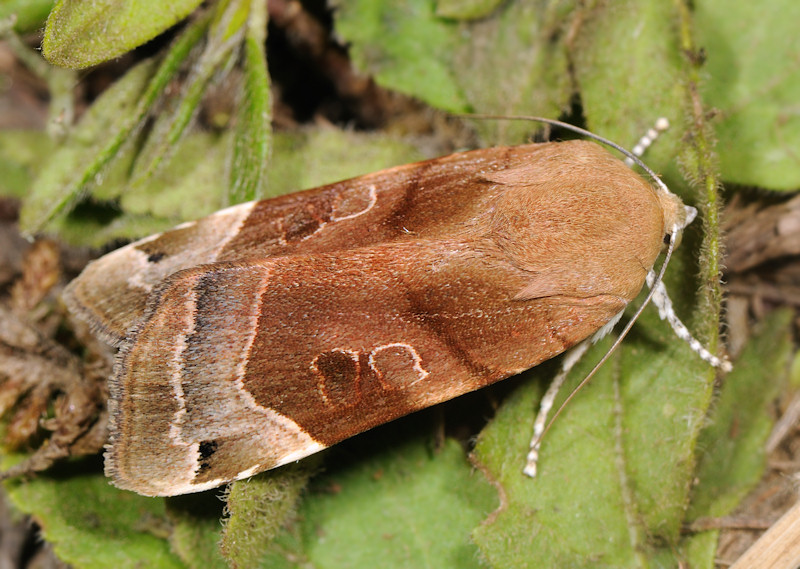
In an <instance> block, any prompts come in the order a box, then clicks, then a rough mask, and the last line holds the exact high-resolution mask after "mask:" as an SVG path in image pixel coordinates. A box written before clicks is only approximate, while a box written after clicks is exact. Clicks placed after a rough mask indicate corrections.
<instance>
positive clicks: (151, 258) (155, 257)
mask: <svg viewBox="0 0 800 569" xmlns="http://www.w3.org/2000/svg"><path fill="white" fill-rule="evenodd" d="M166 256H167V254H166V253H160V252H159V253H150V254H149V255H148V256H147V262H148V263H158V262H159V261H160V260H161V259H163V258H164V257H166Z"/></svg>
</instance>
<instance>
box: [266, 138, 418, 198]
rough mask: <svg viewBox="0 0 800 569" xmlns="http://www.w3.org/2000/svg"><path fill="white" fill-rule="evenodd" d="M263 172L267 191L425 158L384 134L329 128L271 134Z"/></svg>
mask: <svg viewBox="0 0 800 569" xmlns="http://www.w3.org/2000/svg"><path fill="white" fill-rule="evenodd" d="M274 142H275V147H274V158H273V161H272V165H271V167H270V169H269V172H268V173H267V176H268V180H269V184H268V186H269V195H270V196H277V195H281V194H285V193H288V192H294V191H297V190H303V189H306V188H314V187H316V186H321V185H323V184H330V183H333V182H338V181H340V180H346V179H348V178H352V177H354V176H360V175H362V174H368V173H369V172H375V171H378V170H381V169H383V168H389V167H391V166H397V165H398V164H407V163H409V162H415V161H417V160H422V159H423V158H426V156H424V155H423V154H422V152H421V151H420V150H418V149H417V148H416V147H415V146H414V145H413V144H411V143H410V142H406V141H403V140H400V139H397V138H394V137H392V136H390V135H386V134H370V133H357V132H349V131H342V130H337V129H333V128H321V129H315V130H308V131H305V132H301V133H298V134H294V135H290V134H285V133H281V134H277V135H276V136H275V141H274Z"/></svg>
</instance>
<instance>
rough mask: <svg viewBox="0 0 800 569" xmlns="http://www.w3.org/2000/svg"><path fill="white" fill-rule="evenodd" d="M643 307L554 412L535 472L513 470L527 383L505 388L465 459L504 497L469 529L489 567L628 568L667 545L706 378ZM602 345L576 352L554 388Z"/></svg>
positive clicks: (525, 438)
mask: <svg viewBox="0 0 800 569" xmlns="http://www.w3.org/2000/svg"><path fill="white" fill-rule="evenodd" d="M653 312H654V311H653V310H647V311H645V313H644V314H643V315H642V317H641V318H640V319H639V321H638V322H637V324H636V326H635V327H634V332H632V333H631V335H629V336H628V338H627V339H626V340H625V342H624V343H623V344H622V346H621V347H620V348H619V349H618V350H617V352H616V353H615V354H614V355H613V356H612V358H611V360H609V361H608V362H606V364H605V365H604V366H603V367H602V368H601V369H600V371H599V372H598V373H597V375H595V377H594V378H593V379H592V382H591V383H590V384H589V385H588V386H587V387H586V388H584V390H583V391H581V392H580V393H579V394H578V396H577V397H576V398H575V399H573V400H572V402H571V403H570V404H569V406H568V407H567V408H566V409H565V411H564V412H563V413H562V414H561V415H560V416H559V418H558V420H557V421H556V422H555V424H554V425H553V427H552V428H551V430H550V431H549V432H548V434H547V436H546V437H545V439H544V441H543V444H542V449H541V461H540V465H539V475H538V476H537V477H536V478H535V479H530V478H528V477H526V476H524V475H523V474H522V467H523V466H524V457H525V454H526V452H527V447H528V443H529V440H530V437H531V433H532V431H533V427H532V425H533V416H534V413H533V410H534V409H536V407H537V405H538V400H539V396H540V393H541V392H540V387H539V385H538V384H537V383H534V382H532V381H530V382H527V383H525V384H524V385H523V386H521V387H520V388H519V389H518V390H516V391H515V392H514V393H513V395H511V396H510V397H509V398H508V399H507V401H506V402H505V404H504V405H503V407H502V408H501V409H500V411H499V413H498V415H497V417H495V419H494V420H493V421H492V423H491V424H490V425H489V427H487V429H485V430H484V432H483V433H481V437H480V439H479V442H478V446H477V448H476V457H477V460H478V461H479V462H480V464H481V465H482V466H483V467H484V468H485V471H486V472H487V473H488V476H489V477H490V478H492V479H493V480H496V481H497V483H498V484H499V485H500V486H501V487H502V489H503V494H504V496H505V498H506V504H507V505H506V507H505V508H504V509H502V510H501V511H500V512H498V514H497V515H496V516H495V517H494V518H493V519H492V520H491V521H488V522H486V523H484V525H482V526H481V527H480V528H478V529H476V530H475V534H474V535H475V540H476V542H477V543H478V544H479V546H480V548H481V551H482V552H483V554H484V555H485V556H486V557H487V559H488V560H489V562H490V564H491V565H492V566H493V567H526V566H532V567H539V568H542V569H545V568H550V567H552V568H562V567H592V568H603V567H609V568H611V567H614V568H622V567H639V566H642V565H646V564H647V563H648V561H647V560H649V562H650V563H652V562H654V560H655V559H659V558H661V557H663V556H665V555H670V554H671V551H672V549H673V547H674V546H675V545H676V544H677V543H678V540H679V537H680V535H679V529H680V524H681V521H682V519H683V510H684V507H685V504H686V503H687V499H688V492H689V488H690V482H691V478H692V473H693V456H694V449H695V441H696V438H697V435H698V432H699V430H700V427H701V426H702V424H703V420H704V417H705V413H706V409H707V407H708V402H709V394H710V384H711V379H712V378H710V377H709V374H708V373H707V371H706V370H705V368H706V367H707V364H704V363H703V362H702V361H700V360H699V358H698V357H697V356H696V355H695V354H694V353H692V352H691V351H690V350H689V349H688V347H687V346H685V345H683V344H682V343H676V342H674V341H673V340H674V337H673V333H672V331H671V330H670V329H669V327H668V326H667V325H666V324H664V323H662V322H660V321H659V320H657V317H656V315H655V314H653ZM609 344H610V342H609V341H608V340H605V341H603V342H602V343H600V344H599V345H598V346H597V347H596V348H595V349H593V350H591V351H590V352H589V354H587V356H586V357H585V358H584V360H583V361H582V362H581V364H580V365H579V366H577V367H576V369H575V370H574V372H573V373H572V374H571V375H570V377H571V378H572V380H571V381H572V382H573V383H571V384H568V385H565V387H564V389H563V390H562V391H563V393H568V392H569V391H571V389H572V388H573V387H574V386H575V383H574V382H576V381H578V380H580V379H581V378H583V377H584V376H585V374H586V373H588V371H589V369H590V368H591V367H592V366H593V365H594V363H595V362H596V361H597V359H598V358H599V357H600V356H601V355H602V354H603V353H604V352H605V351H606V350H607V349H608V347H609ZM530 376H531V377H544V378H548V377H550V375H549V374H547V373H545V372H544V371H543V370H542V371H540V370H538V369H537V370H534V371H533V372H530ZM561 400H563V394H562V397H561ZM557 406H558V403H557ZM659 544H661V545H659Z"/></svg>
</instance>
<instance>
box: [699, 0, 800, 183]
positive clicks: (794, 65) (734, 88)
mask: <svg viewBox="0 0 800 569" xmlns="http://www.w3.org/2000/svg"><path fill="white" fill-rule="evenodd" d="M694 19H695V22H696V28H697V35H698V38H699V39H698V41H699V44H700V45H701V46H703V48H704V51H705V53H706V54H707V63H706V66H705V67H706V68H705V73H706V74H707V75H708V77H709V80H708V81H707V82H706V85H705V89H704V90H703V94H704V97H705V98H706V99H707V101H708V103H709V104H710V105H713V107H715V108H716V109H718V111H719V117H718V119H717V121H718V126H717V135H718V136H719V147H718V151H719V156H720V165H721V169H722V175H723V177H724V179H725V180H726V181H728V182H735V183H737V184H744V185H755V186H758V187H760V188H768V189H773V190H796V189H797V187H798V186H800V160H798V158H797V149H798V148H800V115H799V114H798V112H797V101H798V100H800V44H798V42H797V41H796V40H795V22H797V21H800V4H798V3H797V2H793V1H792V0H773V1H771V2H767V3H750V2H726V1H725V0H703V1H702V2H697V3H696V4H695V14H694Z"/></svg>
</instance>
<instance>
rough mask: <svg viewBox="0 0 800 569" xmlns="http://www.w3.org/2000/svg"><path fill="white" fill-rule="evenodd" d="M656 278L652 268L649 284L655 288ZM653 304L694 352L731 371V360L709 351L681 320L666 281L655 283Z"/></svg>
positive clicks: (663, 318) (704, 359)
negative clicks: (673, 304) (676, 312)
mask: <svg viewBox="0 0 800 569" xmlns="http://www.w3.org/2000/svg"><path fill="white" fill-rule="evenodd" d="M655 279H656V274H655V273H654V272H653V271H652V270H651V271H650V272H649V273H647V286H649V287H650V288H653V282H654V281H655ZM652 300H653V304H655V305H656V307H657V308H658V316H659V317H660V318H661V319H662V320H666V321H667V322H669V325H670V326H671V327H672V330H673V331H674V332H675V335H676V336H677V337H678V338H680V339H681V340H683V341H684V342H686V343H687V344H689V347H690V348H691V349H692V351H693V352H694V353H696V354H697V355H698V356H700V358H701V359H702V360H703V361H706V362H708V363H709V364H711V365H712V366H714V367H717V368H720V369H721V370H722V371H726V372H727V371H731V369H732V367H733V366H731V362H729V361H728V360H727V359H725V358H719V357H717V356H715V355H714V354H712V353H711V352H709V351H708V350H707V349H706V348H705V346H703V344H701V343H700V342H699V341H698V340H697V339H696V338H695V337H694V336H692V333H691V332H689V329H688V328H687V327H686V325H685V324H684V323H683V322H681V320H680V318H678V315H677V314H675V310H674V309H673V308H672V301H671V300H670V298H669V295H668V294H667V288H666V287H665V286H664V283H663V282H661V281H659V282H658V283H656V285H655V292H654V293H653V299H652Z"/></svg>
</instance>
